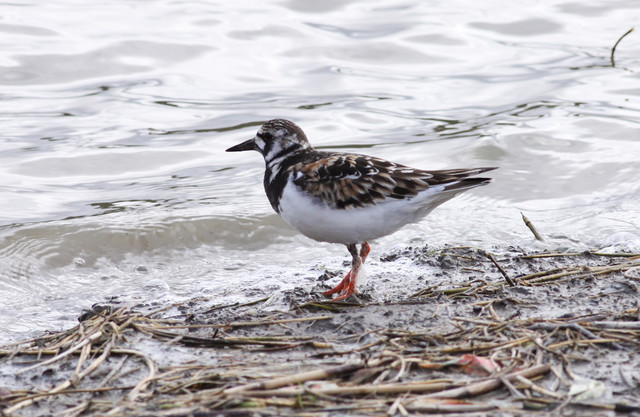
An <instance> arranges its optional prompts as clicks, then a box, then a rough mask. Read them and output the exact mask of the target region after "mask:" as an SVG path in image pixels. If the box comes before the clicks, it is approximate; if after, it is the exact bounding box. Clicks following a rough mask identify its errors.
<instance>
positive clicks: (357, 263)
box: [324, 242, 371, 301]
mask: <svg viewBox="0 0 640 417" xmlns="http://www.w3.org/2000/svg"><path fill="white" fill-rule="evenodd" d="M347 249H349V253H351V256H352V258H353V260H352V261H351V270H350V271H349V273H348V274H347V276H345V277H344V278H343V279H342V281H340V284H338V285H336V287H335V288H333V289H331V290H329V291H326V292H324V295H326V296H331V295H333V294H335V293H337V292H339V294H338V296H337V297H336V298H334V299H333V300H334V301H337V300H344V299H346V298H348V297H349V296H351V294H353V293H355V292H356V278H357V277H358V272H359V270H360V267H361V266H362V264H363V263H364V261H365V260H366V259H367V256H368V255H369V252H370V251H371V246H369V243H367V242H364V243H363V244H362V246H361V247H360V253H359V254H358V248H357V246H356V245H355V244H350V245H347Z"/></svg>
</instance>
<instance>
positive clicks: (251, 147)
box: [227, 138, 258, 152]
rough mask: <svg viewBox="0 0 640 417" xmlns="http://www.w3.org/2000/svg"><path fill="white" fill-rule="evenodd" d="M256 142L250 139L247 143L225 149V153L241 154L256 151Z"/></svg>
mask: <svg viewBox="0 0 640 417" xmlns="http://www.w3.org/2000/svg"><path fill="white" fill-rule="evenodd" d="M256 150H258V148H256V142H255V138H251V139H249V140H247V141H244V142H242V143H239V144H237V145H236V146H232V147H230V148H229V149H227V152H241V151H256Z"/></svg>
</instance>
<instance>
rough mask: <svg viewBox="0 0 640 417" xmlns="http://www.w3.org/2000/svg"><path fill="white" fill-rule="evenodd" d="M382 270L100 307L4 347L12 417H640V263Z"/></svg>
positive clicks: (554, 261)
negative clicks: (250, 294)
mask: <svg viewBox="0 0 640 417" xmlns="http://www.w3.org/2000/svg"><path fill="white" fill-rule="evenodd" d="M492 257H493V259H491V258H492ZM371 263H372V265H370V266H369V275H370V278H369V280H368V282H367V283H366V284H365V285H364V286H363V288H362V291H361V293H360V294H359V295H358V296H355V297H351V298H350V299H348V300H347V301H346V302H330V301H328V300H327V299H326V298H325V297H323V296H322V295H321V293H322V291H325V290H327V289H329V288H331V287H332V286H333V285H335V284H337V282H338V281H339V279H340V277H339V276H338V272H337V271H330V272H329V271H321V270H318V271H314V273H312V274H311V276H310V277H309V276H304V277H301V285H300V287H297V288H295V289H293V290H286V291H276V292H274V293H272V294H260V293H256V294H255V301H254V302H251V303H247V304H242V305H239V304H236V305H219V304H217V303H216V300H211V299H204V298H199V299H194V300H191V301H189V302H186V303H182V304H179V305H173V306H163V305H156V304H152V305H138V306H135V307H134V308H131V307H123V305H124V304H121V303H120V302H119V301H118V300H112V301H111V302H110V303H105V304H104V305H100V306H95V308H94V311H89V312H84V314H83V315H82V317H81V319H82V321H81V322H80V325H79V326H77V327H76V328H74V329H69V330H68V331H66V332H57V333H50V334H46V335H43V337H42V338H39V339H37V340H33V341H25V342H24V343H22V344H17V345H12V346H4V347H0V354H1V356H0V410H3V413H4V415H24V416H35V415H38V416H43V415H52V416H53V415H56V416H77V415H86V416H90V415H106V414H108V415H114V416H125V415H126V416H131V415H149V416H161V415H172V416H188V415H193V416H214V415H215V416H218V415H220V416H245V415H246V416H254V415H276V414H277V415H313V416H334V415H335V416H337V415H409V414H411V415H422V414H424V415H427V414H429V415H434V414H447V415H492V416H494V415H501V416H510V415H585V416H587V415H589V416H591V415H602V416H605V415H615V414H621V413H624V414H627V415H636V416H640V310H639V306H640V294H639V293H638V285H639V283H640V257H637V256H635V257H634V256H633V255H630V254H594V253H589V252H585V253H577V254H531V253H525V252H523V251H522V250H520V249H519V248H508V249H496V250H495V251H494V252H493V254H492V255H491V254H487V253H486V252H485V251H483V250H479V249H475V248H452V247H449V248H430V247H420V248H406V249H404V250H401V251H397V252H393V253H386V254H383V255H382V256H380V257H379V258H377V259H375V260H374V261H372V262H371ZM499 268H500V269H502V271H500V269H499ZM407 271H410V272H407ZM421 271H422V273H421ZM247 291H252V290H251V289H247ZM123 299H124V297H123ZM79 315H80V312H79Z"/></svg>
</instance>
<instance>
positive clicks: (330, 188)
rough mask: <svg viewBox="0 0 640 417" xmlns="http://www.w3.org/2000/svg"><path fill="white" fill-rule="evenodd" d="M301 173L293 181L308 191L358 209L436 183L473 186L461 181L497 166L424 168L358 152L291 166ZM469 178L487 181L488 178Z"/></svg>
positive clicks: (411, 194)
mask: <svg viewBox="0 0 640 417" xmlns="http://www.w3.org/2000/svg"><path fill="white" fill-rule="evenodd" d="M290 169H291V170H293V171H294V172H298V174H297V176H296V178H294V183H295V184H296V185H297V186H298V187H300V188H301V189H303V190H304V191H306V192H307V193H309V194H311V195H313V196H315V197H318V198H320V199H322V200H324V201H326V202H328V203H329V204H331V205H332V206H334V207H335V208H339V209H345V208H355V207H365V206H371V205H375V204H377V203H379V202H382V201H385V200H389V199H406V198H411V197H414V196H416V195H417V194H418V193H419V192H421V191H424V190H426V189H427V188H429V187H431V186H434V185H445V190H447V189H448V188H447V187H446V185H447V184H451V187H452V188H451V190H454V189H458V188H469V187H472V186H473V184H472V183H467V184H464V185H459V184H461V180H463V179H464V178H466V177H468V176H470V175H476V174H478V173H481V172H485V171H489V170H491V169H495V168H474V169H450V170H442V171H423V170H419V169H415V168H411V167H408V166H405V165H400V164H395V163H393V162H389V161H385V160H384V159H379V158H374V157H370V156H365V155H355V154H334V155H331V154H328V156H327V155H326V154H325V157H323V158H321V159H318V160H317V161H314V162H311V163H308V162H301V163H299V164H296V165H293V166H292V167H291V168H290ZM467 181H473V182H474V183H477V185H480V183H482V182H483V181H484V182H487V181H488V179H487V178H473V179H469V180H467Z"/></svg>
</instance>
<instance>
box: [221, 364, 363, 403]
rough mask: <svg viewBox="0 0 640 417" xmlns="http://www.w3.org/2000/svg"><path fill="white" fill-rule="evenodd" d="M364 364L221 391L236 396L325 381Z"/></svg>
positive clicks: (321, 370)
mask: <svg viewBox="0 0 640 417" xmlns="http://www.w3.org/2000/svg"><path fill="white" fill-rule="evenodd" d="M364 366H365V365H364V363H351V364H346V365H339V366H334V367H333V368H327V369H316V370H314V371H309V372H302V373H299V374H295V375H288V376H282V377H278V378H273V379H269V380H266V381H262V382H252V383H251V384H246V385H240V386H237V387H233V388H228V389H226V390H224V391H223V393H224V394H227V395H229V394H236V393H239V392H243V391H250V390H256V389H262V390H266V389H273V388H279V387H284V386H287V385H291V384H298V383H300V382H305V381H310V380H312V379H326V378H330V377H332V376H334V375H340V374H345V373H351V372H353V371H356V370H358V369H361V368H364Z"/></svg>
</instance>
